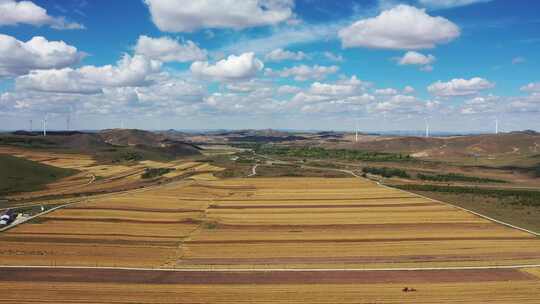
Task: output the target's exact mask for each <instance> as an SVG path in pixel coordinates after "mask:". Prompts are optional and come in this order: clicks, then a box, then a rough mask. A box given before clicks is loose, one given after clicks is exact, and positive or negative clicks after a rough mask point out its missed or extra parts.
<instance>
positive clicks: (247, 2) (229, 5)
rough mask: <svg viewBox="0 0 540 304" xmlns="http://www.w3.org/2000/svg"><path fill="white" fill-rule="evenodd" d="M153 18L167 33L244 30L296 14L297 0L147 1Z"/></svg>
mask: <svg viewBox="0 0 540 304" xmlns="http://www.w3.org/2000/svg"><path fill="white" fill-rule="evenodd" d="M144 2H145V3H146V5H148V7H149V9H150V14H151V15H152V21H153V22H154V23H155V24H156V26H157V27H158V28H159V29H160V30H162V31H166V32H192V31H195V30H198V29H201V28H233V29H243V28H248V27H254V26H263V25H273V24H277V23H280V22H283V21H285V20H288V19H290V18H291V17H293V16H294V14H293V7H294V0H204V1H185V0H145V1H144Z"/></svg>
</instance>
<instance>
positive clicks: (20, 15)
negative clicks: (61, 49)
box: [0, 0, 84, 29]
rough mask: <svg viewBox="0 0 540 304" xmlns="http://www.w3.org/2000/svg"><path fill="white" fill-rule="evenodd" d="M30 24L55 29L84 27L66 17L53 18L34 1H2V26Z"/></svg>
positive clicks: (0, 16) (0, 8)
mask: <svg viewBox="0 0 540 304" xmlns="http://www.w3.org/2000/svg"><path fill="white" fill-rule="evenodd" d="M18 24H30V25H35V26H42V25H48V26H50V27H52V28H54V29H83V28H84V26H83V25H81V24H79V23H75V22H69V21H67V20H66V19H65V18H64V17H53V16H50V15H49V14H48V13H47V10H46V9H44V8H43V7H41V6H38V5H36V4H35V3H33V2H32V1H15V0H0V26H2V25H18Z"/></svg>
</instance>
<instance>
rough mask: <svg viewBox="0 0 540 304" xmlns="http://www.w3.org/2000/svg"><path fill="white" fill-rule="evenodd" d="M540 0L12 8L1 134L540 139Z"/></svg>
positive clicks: (6, 15)
mask: <svg viewBox="0 0 540 304" xmlns="http://www.w3.org/2000/svg"><path fill="white" fill-rule="evenodd" d="M539 11H540V3H537V2H536V1H526V0H517V1H506V0H492V1H489V0H410V1H398V0H395V1H392V0H385V1H382V0H368V1H360V0H357V1H352V0H348V1H323V0H296V1H295V0H207V1H191V2H190V3H185V1H182V0H178V1H172V0H145V1H143V0H132V1H104V0H98V1H83V0H71V1H68V0H66V1H45V0H33V1H16V0H0V129H22V128H24V129H28V128H29V121H30V120H32V121H33V122H34V123H33V124H34V127H36V126H37V125H38V124H39V123H40V121H41V120H42V119H43V118H44V117H45V116H46V115H47V116H48V117H49V125H50V126H51V128H56V129H61V128H64V127H65V124H66V118H67V117H68V116H70V117H71V121H72V122H74V123H72V125H74V127H75V128H79V129H102V128H111V127H119V126H120V125H121V123H122V122H123V123H124V125H125V126H126V127H130V128H145V129H157V128H159V129H166V128H176V129H217V128H227V129H241V128H281V129H332V130H347V129H351V128H354V126H355V125H356V123H358V124H359V126H360V128H361V129H362V130H366V131H375V130H418V129H422V128H423V125H424V122H425V121H426V120H427V121H429V122H430V125H431V126H432V129H434V130H436V131H486V132H489V131H492V130H493V128H494V120H495V118H496V117H497V118H499V120H500V121H501V123H500V124H501V128H502V129H503V130H505V131H510V130H520V129H536V130H540V122H539V121H540V120H539V119H538V118H539V113H540V75H539V73H538V71H539V67H540V62H539V59H540V58H539V55H538V54H540V32H539V31H538V29H539V28H540V14H539V13H538V12H539Z"/></svg>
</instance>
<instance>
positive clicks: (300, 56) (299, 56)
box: [265, 48, 308, 62]
mask: <svg viewBox="0 0 540 304" xmlns="http://www.w3.org/2000/svg"><path fill="white" fill-rule="evenodd" d="M307 57H308V56H307V55H306V54H305V53H304V52H301V51H300V52H291V51H288V50H284V49H281V48H280V49H275V50H273V51H271V52H270V53H268V54H266V57H265V59H266V60H267V61H274V62H279V61H284V60H304V59H306V58H307Z"/></svg>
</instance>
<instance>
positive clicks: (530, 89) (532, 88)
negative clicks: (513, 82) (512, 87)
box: [521, 82, 540, 93]
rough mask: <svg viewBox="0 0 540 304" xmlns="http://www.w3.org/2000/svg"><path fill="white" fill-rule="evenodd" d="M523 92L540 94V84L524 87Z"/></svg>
mask: <svg viewBox="0 0 540 304" xmlns="http://www.w3.org/2000/svg"><path fill="white" fill-rule="evenodd" d="M521 90H522V91H523V92H531V93H540V82H531V83H529V84H527V85H526V86H522V87H521Z"/></svg>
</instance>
